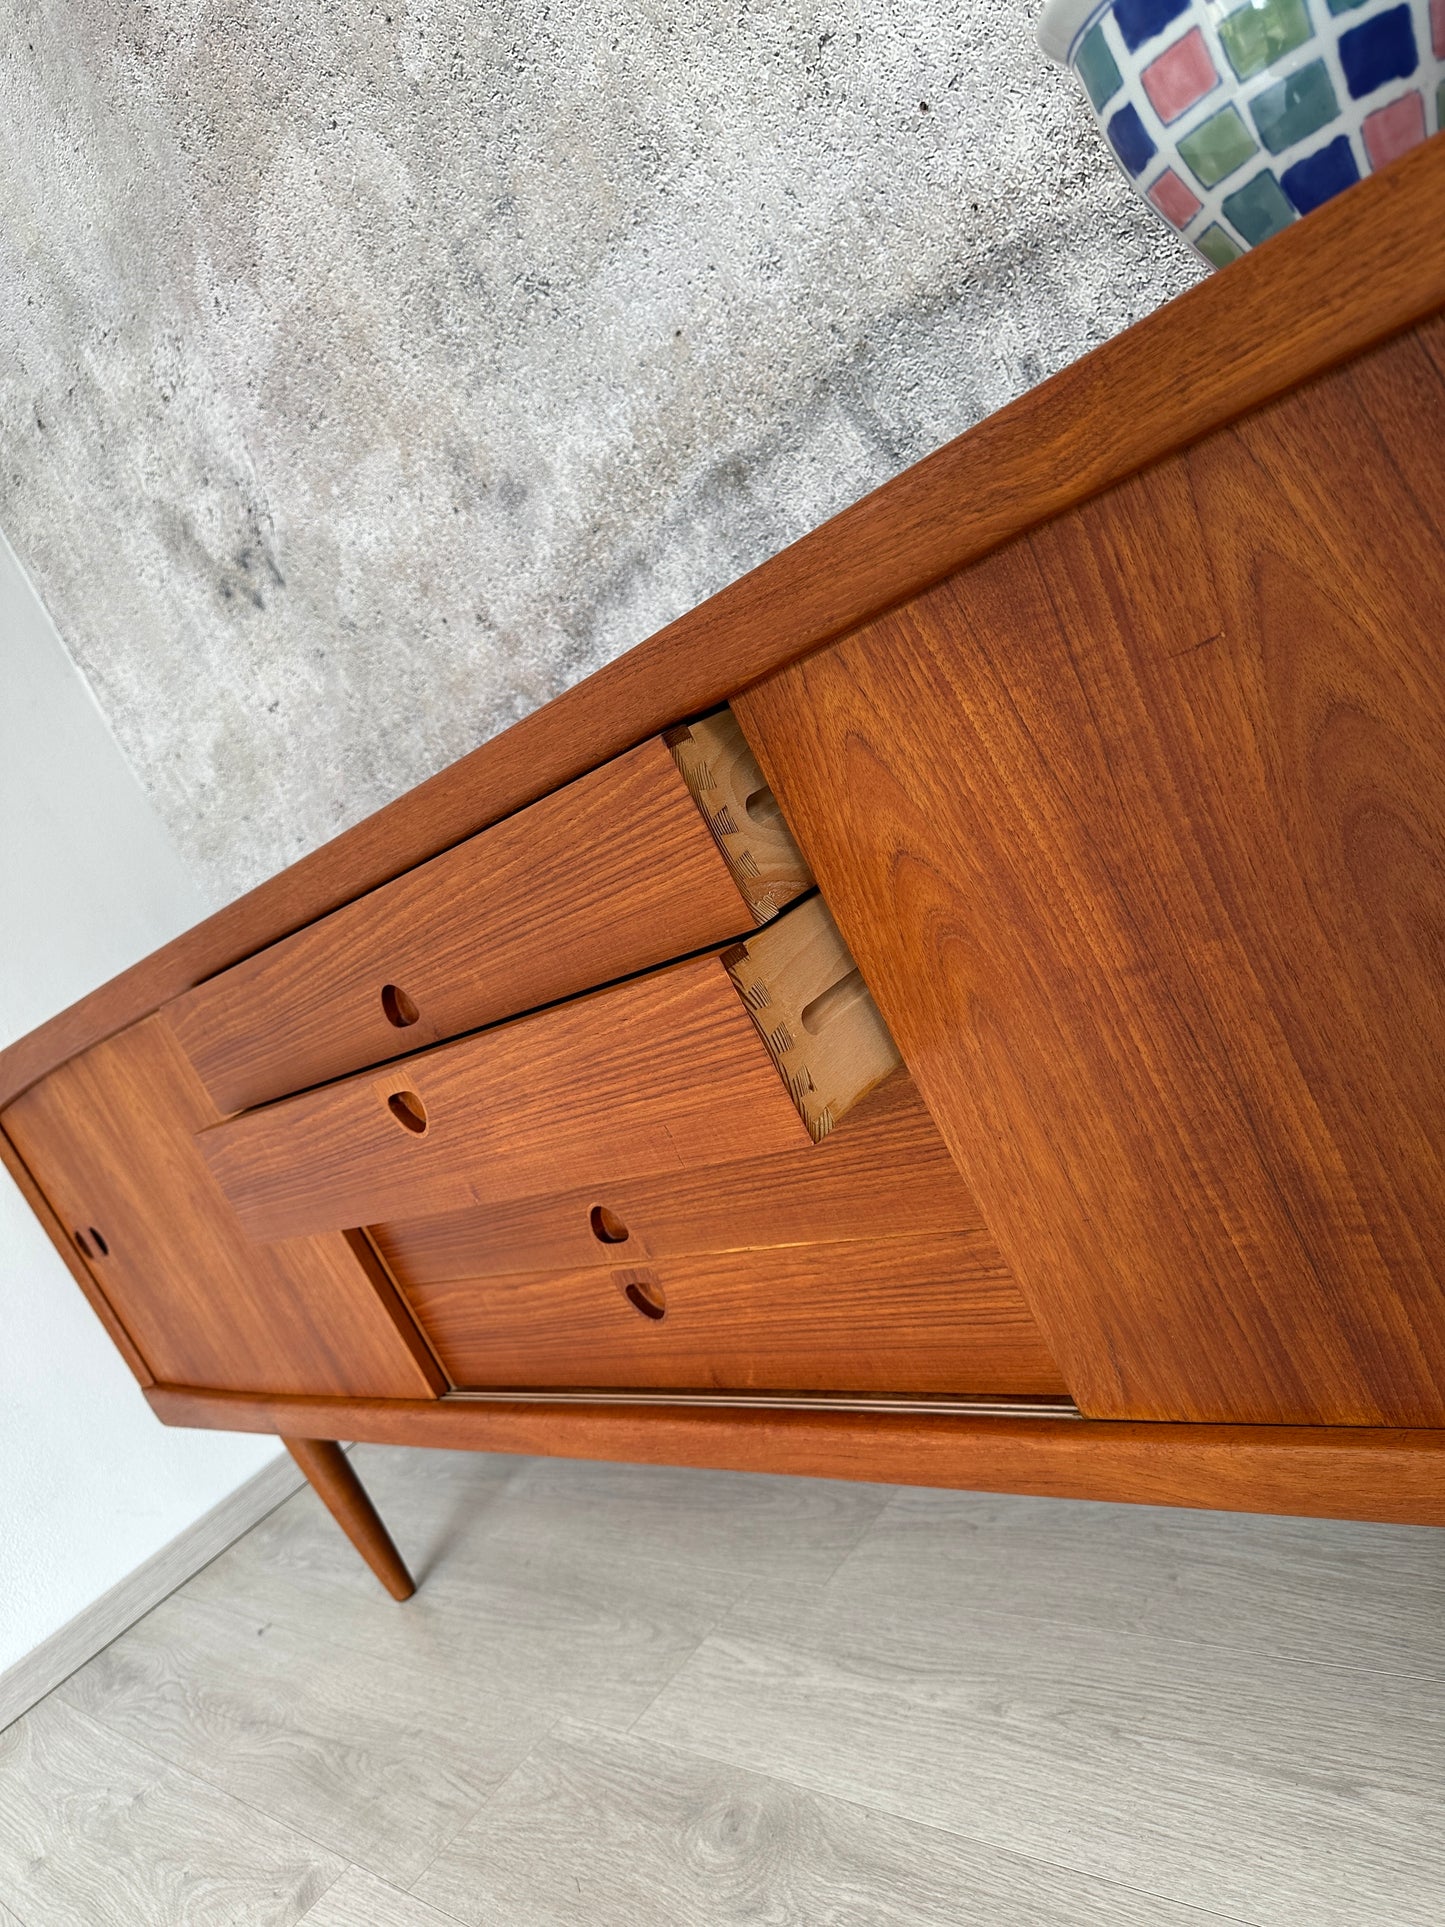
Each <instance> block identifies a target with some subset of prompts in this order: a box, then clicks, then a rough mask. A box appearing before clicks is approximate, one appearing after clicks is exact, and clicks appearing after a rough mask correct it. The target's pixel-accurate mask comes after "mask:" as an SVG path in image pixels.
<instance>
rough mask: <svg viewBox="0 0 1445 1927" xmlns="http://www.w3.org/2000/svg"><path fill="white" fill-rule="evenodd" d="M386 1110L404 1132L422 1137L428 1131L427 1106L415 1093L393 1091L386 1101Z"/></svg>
mask: <svg viewBox="0 0 1445 1927" xmlns="http://www.w3.org/2000/svg"><path fill="white" fill-rule="evenodd" d="M386 1108H387V1109H388V1110H389V1111H390V1112H391V1114H392V1116H393V1117H394V1118H395V1119H396V1121H397V1123H398V1124H400V1125H401V1126H402V1128H403V1130H407V1131H412V1132H414V1133H415V1134H416V1136H417V1137H420V1136H421V1134H422V1132H423V1131H424V1130H425V1129H426V1126H427V1116H426V1105H425V1104H423V1103H422V1101H421V1099H420V1098H419V1097H418V1096H417V1094H416V1092H415V1091H393V1092H392V1094H391V1096H390V1097H389V1098H388V1099H387V1100H386Z"/></svg>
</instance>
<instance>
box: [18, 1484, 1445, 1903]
mask: <svg viewBox="0 0 1445 1927" xmlns="http://www.w3.org/2000/svg"><path fill="white" fill-rule="evenodd" d="M356 1463H357V1464H358V1467H359V1468H360V1470H361V1472H362V1475H363V1477H364V1478H365V1479H366V1481H367V1483H368V1485H369V1486H370V1488H371V1490H372V1491H373V1493H374V1494H375V1496H376V1498H377V1500H378V1502H379V1504H380V1505H381V1507H382V1510H383V1512H384V1513H385V1515H386V1516H387V1518H388V1520H389V1522H390V1523H391V1525H392V1527H393V1530H394V1532H395V1535H396V1537H397V1540H398V1542H399V1544H400V1545H401V1548H402V1550H403V1552H404V1553H405V1554H406V1555H407V1557H408V1558H409V1559H410V1561H411V1562H412V1565H413V1569H414V1570H415V1571H416V1572H417V1574H418V1576H419V1578H420V1579H421V1580H422V1589H421V1591H420V1592H419V1594H418V1596H417V1597H416V1598H415V1599H414V1600H412V1601H411V1602H410V1603H409V1604H407V1605H405V1606H396V1605H394V1604H393V1603H392V1602H391V1601H390V1600H388V1599H387V1598H386V1597H385V1595H384V1594H383V1593H382V1592H381V1590H380V1588H379V1587H378V1586H376V1584H375V1582H374V1581H373V1580H372V1579H371V1578H370V1576H369V1574H367V1573H366V1572H365V1571H364V1569H363V1568H362V1567H361V1565H360V1563H359V1561H358V1560H357V1559H356V1557H355V1555H354V1554H353V1553H352V1551H351V1550H350V1548H349V1547H348V1546H347V1545H346V1543H345V1542H344V1541H343V1540H342V1538H341V1537H340V1535H339V1533H338V1532H337V1531H336V1530H335V1528H334V1527H333V1526H332V1525H331V1523H330V1521H329V1520H328V1519H327V1518H326V1516H325V1514H324V1513H323V1512H322V1511H321V1508H320V1507H319V1506H318V1505H317V1503H316V1502H315V1500H314V1499H313V1498H312V1497H311V1495H310V1494H309V1492H308V1493H299V1494H298V1495H297V1496H296V1497H295V1498H293V1499H291V1500H288V1501H287V1503H286V1504H285V1505H283V1506H282V1507H280V1508H279V1510H277V1511H276V1512H274V1513H273V1514H272V1515H271V1516H270V1517H269V1518H268V1519H266V1520H264V1521H263V1522H262V1523H261V1524H260V1525H259V1526H257V1527H256V1528H255V1529H254V1530H253V1531H252V1532H250V1533H248V1534H247V1536H246V1537H245V1538H244V1539H243V1540H241V1541H240V1542H239V1543H238V1544H237V1545H236V1546H234V1547H233V1548H232V1549H231V1550H230V1551H229V1552H227V1553H226V1554H224V1555H223V1556H222V1557H221V1558H220V1559H218V1560H216V1561H215V1563H214V1564H212V1565H211V1566H209V1567H208V1568H207V1569H206V1570H205V1571H204V1572H202V1573H200V1574H198V1575H197V1577H196V1578H194V1579H193V1580H191V1581H190V1583H189V1584H188V1585H186V1586H185V1587H183V1588H182V1589H181V1590H180V1591H179V1592H178V1593H175V1594H173V1595H172V1597H171V1598H170V1599H168V1600H166V1601H165V1603H164V1604H163V1605H161V1606H159V1607H158V1608H157V1609H156V1610H155V1611H154V1612H152V1613H151V1614H150V1615H149V1616H148V1617H147V1618H146V1619H144V1620H143V1621H141V1622H140V1623H139V1624H138V1625H137V1626H135V1627H133V1628H132V1629H131V1630H130V1631H129V1632H128V1633H126V1634H125V1635H124V1636H123V1637H122V1638H121V1639H119V1640H117V1641H116V1642H115V1644H114V1645H112V1646H111V1647H110V1648H108V1650H107V1651H105V1652H104V1653H102V1654H100V1655H99V1657H98V1658H96V1659H95V1660H93V1661H92V1662H91V1663H90V1664H89V1665H88V1666H86V1667H85V1668H84V1669H83V1670H82V1671H81V1672H79V1673H77V1674H76V1675H75V1676H74V1677H73V1678H71V1679H70V1680H69V1681H67V1682H66V1684H65V1685H64V1686H62V1687H60V1688H59V1689H58V1690H57V1691H56V1692H55V1693H53V1694H52V1695H51V1696H50V1698H49V1699H48V1700H46V1701H44V1702H43V1703H42V1704H41V1705H40V1706H38V1707H37V1708H36V1709H35V1710H34V1711H33V1712H32V1713H31V1714H29V1715H28V1716H27V1717H26V1718H25V1719H23V1720H21V1721H19V1722H17V1724H16V1725H14V1726H12V1727H11V1728H10V1729H9V1730H8V1731H7V1732H6V1733H5V1734H4V1735H3V1736H0V1927H16V1923H18V1924H19V1927H171V1923H176V1927H291V1923H295V1922H298V1921H303V1920H304V1921H305V1922H306V1927H456V1924H457V1923H459V1922H460V1923H483V1922H485V1923H488V1924H489V1927H493V1924H495V1927H561V1923H567V1927H574V1924H578V1923H581V1924H584V1927H592V1924H594V1923H595V1924H596V1927H651V1923H658V1927H714V1924H716V1927H723V1924H724V1923H725V1924H726V1927H733V1924H734V1923H743V1922H746V1923H750V1924H756V1927H784V1924H785V1923H797V1924H798V1927H1106V1924H1107V1927H1115V1924H1118V1927H1211V1924H1212V1923H1218V1922H1240V1923H1254V1924H1256V1927H1439V1923H1440V1922H1441V1921H1442V1919H1445V1800H1442V1786H1445V1637H1442V1635H1445V1533H1437V1532H1431V1531H1428V1530H1424V1529H1413V1528H1410V1529H1406V1528H1396V1527H1385V1526H1351V1525H1338V1524H1323V1523H1317V1522H1311V1521H1304V1520H1280V1519H1252V1518H1240V1517H1233V1516H1230V1515H1226V1514H1218V1513H1175V1512H1164V1511H1154V1510H1145V1509H1135V1508H1130V1507H1112V1506H1093V1505H1069V1504H1064V1503H1054V1502H1051V1501H1047V1500H1030V1499H1005V1498H994V1497H987V1496H979V1495H970V1494H959V1493H943V1492H916V1491H891V1490H889V1489H885V1488H881V1487H867V1486H848V1485H834V1484H823V1483H814V1482H808V1481H802V1480H791V1479H752V1478H745V1477H742V1476H735V1475H732V1474H721V1473H701V1472H680V1471H659V1470H649V1469H642V1468H634V1467H619V1466H590V1465H577V1464H569V1463H567V1462H565V1461H547V1460H538V1461H521V1460H512V1459H486V1458H476V1457H465V1456H461V1455H452V1454H447V1453H424V1452H403V1451H384V1450H380V1449H378V1448H365V1449H362V1450H361V1451H359V1452H358V1453H357V1456H356Z"/></svg>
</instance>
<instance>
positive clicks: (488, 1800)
mask: <svg viewBox="0 0 1445 1927" xmlns="http://www.w3.org/2000/svg"><path fill="white" fill-rule="evenodd" d="M566 1717H567V1716H566V1715H565V1714H562V1713H559V1714H558V1716H557V1718H556V1719H554V1720H553V1722H552V1724H551V1725H550V1726H549V1727H548V1728H547V1730H546V1732H545V1733H540V1734H539V1735H538V1736H537V1738H536V1739H535V1740H534V1741H533V1742H532V1744H531V1745H530V1746H529V1747H528V1748H527V1750H526V1752H525V1753H524V1754H523V1755H522V1757H521V1759H520V1760H518V1761H517V1764H516V1765H515V1766H514V1767H512V1768H511V1769H510V1770H509V1771H508V1772H506V1773H505V1774H503V1776H502V1778H501V1779H500V1780H498V1782H497V1784H496V1785H495V1786H494V1787H493V1788H492V1789H491V1791H490V1792H489V1793H488V1794H487V1795H486V1797H485V1799H483V1800H482V1802H481V1804H480V1805H479V1806H478V1807H477V1808H476V1810H475V1811H474V1812H472V1813H469V1814H468V1815H467V1817H466V1819H465V1821H463V1823H462V1825H461V1826H459V1827H458V1828H457V1829H456V1831H455V1832H454V1833H450V1834H448V1835H447V1838H446V1839H445V1840H444V1841H443V1843H442V1844H441V1846H439V1847H438V1848H437V1850H436V1852H435V1853H434V1854H433V1855H432V1857H431V1859H430V1860H428V1862H427V1863H426V1865H425V1866H424V1867H423V1868H422V1870H421V1872H420V1873H419V1874H417V1875H416V1876H415V1878H414V1879H412V1880H410V1881H409V1882H408V1883H407V1885H406V1886H405V1887H403V1888H402V1889H401V1892H403V1893H406V1894H410V1895H412V1896H413V1898H415V1899H418V1900H420V1899H421V1898H422V1896H421V1895H420V1894H418V1893H417V1891H416V1890H417V1887H418V1886H419V1885H420V1883H421V1882H422V1881H423V1880H425V1879H426V1877H427V1875H428V1874H429V1873H430V1872H431V1870H432V1868H433V1867H434V1866H435V1865H436V1864H437V1862H438V1861H439V1860H441V1859H443V1858H444V1857H445V1856H446V1855H447V1854H448V1853H450V1852H451V1850H452V1848H453V1847H454V1846H455V1845H456V1843H457V1841H458V1840H460V1839H461V1837H462V1835H463V1834H464V1833H465V1832H466V1830H467V1828H468V1827H470V1826H471V1825H472V1824H473V1823H474V1822H475V1821H477V1820H479V1819H480V1818H481V1816H482V1815H483V1814H484V1813H485V1812H486V1810H487V1808H488V1807H489V1806H491V1805H492V1803H493V1802H494V1801H495V1800H496V1799H497V1797H498V1795H499V1794H500V1793H501V1791H502V1789H503V1787H505V1786H506V1785H507V1784H508V1783H509V1782H510V1781H512V1780H514V1779H515V1778H516V1777H517V1775H518V1774H519V1773H520V1772H521V1771H522V1769H523V1767H524V1766H526V1765H527V1763H528V1761H529V1760H530V1759H531V1758H532V1756H533V1755H534V1754H535V1753H537V1752H539V1751H540V1750H541V1749H542V1748H543V1747H544V1746H546V1745H547V1744H548V1743H549V1742H550V1741H551V1739H552V1738H553V1736H554V1735H555V1733H556V1731H557V1728H558V1727H559V1726H560V1725H561V1724H562V1721H563V1720H564V1719H565V1718H566ZM609 1737H610V1736H609ZM426 1904H427V1906H428V1907H436V1902H435V1901H433V1900H428V1901H427V1903H426ZM437 1912H438V1913H444V1914H446V1915H447V1918H448V1919H449V1920H451V1919H455V1918H456V1916H455V1915H454V1914H451V1913H449V1912H448V1910H447V1909H446V1908H445V1907H437Z"/></svg>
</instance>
